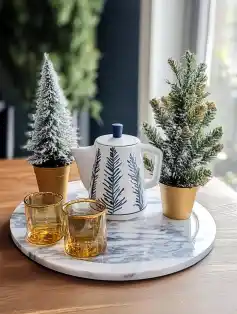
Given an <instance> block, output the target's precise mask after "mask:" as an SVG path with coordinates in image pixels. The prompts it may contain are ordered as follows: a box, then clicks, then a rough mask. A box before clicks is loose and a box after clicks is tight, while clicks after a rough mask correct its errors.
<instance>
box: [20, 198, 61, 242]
mask: <svg viewBox="0 0 237 314" xmlns="http://www.w3.org/2000/svg"><path fill="white" fill-rule="evenodd" d="M24 204H25V215H26V229H27V235H26V238H27V240H28V241H29V242H30V243H33V244H36V245H50V244H54V243H56V242H57V241H59V240H60V239H61V238H62V237H63V211H62V206H63V197H62V195H60V194H57V193H51V192H36V193H31V194H29V195H27V196H26V197H25V199H24Z"/></svg>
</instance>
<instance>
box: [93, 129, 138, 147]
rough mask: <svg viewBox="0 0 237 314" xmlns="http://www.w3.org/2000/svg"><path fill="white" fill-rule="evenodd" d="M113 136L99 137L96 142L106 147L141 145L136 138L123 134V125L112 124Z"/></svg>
mask: <svg viewBox="0 0 237 314" xmlns="http://www.w3.org/2000/svg"><path fill="white" fill-rule="evenodd" d="M112 132H113V133H112V134H106V135H102V136H100V137H98V138H97V139H96V140H95V141H96V143H98V144H101V145H105V146H117V147H118V146H132V145H136V144H138V143H140V140H139V139H138V138H137V137H136V136H132V135H127V134H123V125H122V124H121V123H113V124H112Z"/></svg>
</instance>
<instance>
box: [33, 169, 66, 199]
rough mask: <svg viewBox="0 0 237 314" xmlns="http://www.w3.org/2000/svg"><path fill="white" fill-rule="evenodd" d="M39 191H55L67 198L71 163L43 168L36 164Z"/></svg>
mask: <svg viewBox="0 0 237 314" xmlns="http://www.w3.org/2000/svg"><path fill="white" fill-rule="evenodd" d="M34 172H35V176H36V180H37V184H38V188H39V192H54V193H58V194H61V195H62V196H63V199H64V201H66V199H67V188H68V180H69V173H70V165H67V166H64V167H57V168H41V167H36V166H34Z"/></svg>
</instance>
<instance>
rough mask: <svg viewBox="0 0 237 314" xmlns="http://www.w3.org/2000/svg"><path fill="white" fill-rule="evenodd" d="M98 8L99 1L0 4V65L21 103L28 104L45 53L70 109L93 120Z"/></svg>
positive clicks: (17, 0) (23, 0) (96, 105)
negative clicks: (57, 76) (82, 112)
mask: <svg viewBox="0 0 237 314" xmlns="http://www.w3.org/2000/svg"><path fill="white" fill-rule="evenodd" d="M103 6H104V0H0V38H1V48H0V62H1V64H2V65H4V68H5V70H6V71H7V73H9V75H10V76H11V78H12V84H13V87H14V88H17V90H19V91H20V95H21V98H22V102H23V103H30V104H32V100H33V98H34V94H35V88H36V82H37V79H38V78H37V75H36V73H37V72H38V71H39V69H40V66H41V62H42V59H43V53H44V52H47V53H49V55H50V58H51V60H52V61H53V63H54V65H55V68H56V70H57V72H58V73H59V76H60V78H61V86H62V87H63V88H64V91H65V94H66V96H67V98H68V100H69V105H70V107H71V109H74V108H77V109H79V111H80V110H83V109H88V110H89V112H90V114H91V116H92V117H93V118H95V119H97V120H98V119H99V116H100V110H101V104H100V103H99V102H98V101H97V100H96V99H95V95H96V92H97V86H96V78H97V69H98V63H99V59H100V53H99V51H98V49H97V48H96V29H97V25H98V23H99V20H100V14H101V12H102V10H103Z"/></svg>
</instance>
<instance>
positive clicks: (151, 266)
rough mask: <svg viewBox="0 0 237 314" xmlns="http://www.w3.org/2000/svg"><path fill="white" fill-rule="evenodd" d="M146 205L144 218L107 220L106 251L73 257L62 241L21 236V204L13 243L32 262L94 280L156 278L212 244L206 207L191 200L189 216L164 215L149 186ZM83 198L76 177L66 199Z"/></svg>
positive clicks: (188, 261)
mask: <svg viewBox="0 0 237 314" xmlns="http://www.w3.org/2000/svg"><path fill="white" fill-rule="evenodd" d="M147 193H148V206H147V208H146V209H145V210H144V213H143V215H142V217H140V218H134V219H132V220H130V221H125V222H124V221H110V222H108V248H107V252H106V253H105V254H104V255H101V256H98V257H95V258H93V259H91V260H88V261H84V260H77V259H73V258H71V257H69V256H68V255H65V253H64V250H63V240H61V241H60V242H58V243H57V244H55V245H53V246H51V247H37V246H34V245H31V244H29V243H28V242H27V241H26V240H25V234H26V221H25V215H24V205H23V203H21V204H19V205H18V206H17V207H16V209H15V210H14V212H13V214H12V216H11V220H10V229H11V235H12V239H13V241H14V243H15V244H16V246H17V247H18V248H19V249H20V250H21V251H22V252H23V253H24V254H25V255H26V256H28V257H29V258H30V259H32V260H33V261H35V262H37V263H39V264H41V265H43V266H45V267H47V268H50V269H53V270H55V271H58V272H61V273H64V274H68V275H72V276H77V277H82V278H90V279H96V280H112V281H127V280H140V279H146V278H154V277H159V276H164V275H168V274H171V273H175V272H178V271H180V270H183V269H185V268H187V267H190V266H192V265H194V264H196V263H197V262H198V261H200V260H201V259H203V258H204V257H205V256H206V255H207V254H208V253H209V252H210V251H211V249H212V247H213V243H214V239H215V235H216V226H215V222H214V220H213V218H212V217H211V215H210V214H209V213H208V211H207V210H206V209H205V208H204V207H202V206H201V205H199V204H198V203H195V206H194V209H193V215H192V217H191V218H190V219H189V220H187V221H174V220H170V219H168V218H166V217H164V216H163V215H162V212H161V201H160V197H159V190H158V189H157V188H153V189H150V190H148V191H147ZM80 197H87V192H86V190H85V189H84V187H83V185H82V183H81V182H80V181H74V182H70V184H69V193H68V199H75V198H80Z"/></svg>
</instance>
